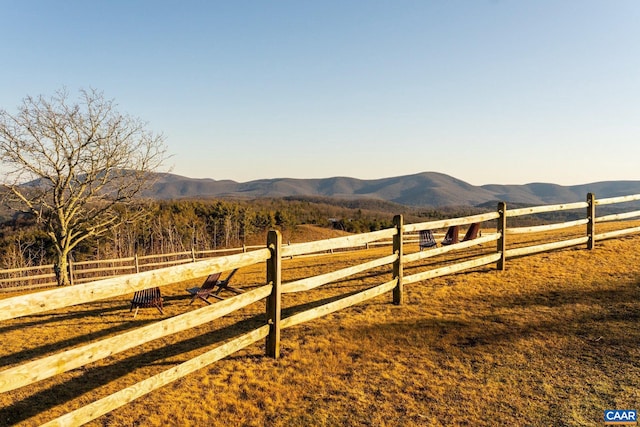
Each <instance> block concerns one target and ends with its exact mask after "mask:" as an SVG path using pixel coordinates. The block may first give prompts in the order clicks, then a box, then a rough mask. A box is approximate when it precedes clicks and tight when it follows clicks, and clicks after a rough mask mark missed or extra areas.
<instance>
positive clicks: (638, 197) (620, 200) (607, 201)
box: [596, 194, 640, 206]
mask: <svg viewBox="0 0 640 427" xmlns="http://www.w3.org/2000/svg"><path fill="white" fill-rule="evenodd" d="M635 200H640V194H632V195H629V196H619V197H609V198H606V199H597V200H596V206H599V205H610V204H612V203H624V202H633V201H635Z"/></svg>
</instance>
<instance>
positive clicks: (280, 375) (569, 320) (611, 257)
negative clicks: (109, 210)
mask: <svg viewBox="0 0 640 427" xmlns="http://www.w3.org/2000/svg"><path fill="white" fill-rule="evenodd" d="M618 227H619V226H618ZM600 229H604V227H600ZM570 237H572V236H569V238H570ZM514 239H515V237H514ZM528 239H529V240H535V239H531V238H528ZM536 239H538V238H536ZM494 248H495V246H494V245H483V247H482V248H479V249H476V250H469V251H468V252H465V254H464V255H463V256H467V255H471V254H475V255H478V254H481V253H482V254H484V253H488V252H491V251H492V250H493V249H494ZM416 249H417V245H413V246H410V247H407V248H406V250H407V251H413V250H416ZM389 253H390V248H389V247H385V248H377V249H370V250H367V251H358V252H352V253H349V254H334V255H329V256H322V257H315V258H299V259H293V260H287V261H286V262H285V265H284V270H283V275H284V279H285V281H291V280H295V279H299V278H302V277H307V276H309V275H315V274H320V273H324V272H328V271H332V270H335V269H337V268H341V267H346V266H349V265H354V264H356V263H359V262H363V261H365V260H366V259H372V258H375V257H380V256H383V255H386V254H389ZM445 258H446V257H440V258H439V259H437V260H429V261H422V262H421V263H416V264H415V265H409V266H406V267H405V274H407V275H408V274H413V273H414V272H418V271H422V270H424V269H425V268H427V265H431V266H432V268H434V267H435V266H437V265H442V263H444V262H450V261H447V259H445ZM448 258H449V259H450V258H451V256H449V257H448ZM244 270H246V271H244ZM376 272H377V273H379V274H371V273H363V274H359V275H357V276H355V277H354V278H352V279H351V280H343V281H339V282H336V283H332V284H330V285H326V286H323V287H321V288H318V289H316V290H313V291H310V292H306V293H301V294H287V295H284V297H283V307H285V312H284V314H283V317H286V316H288V315H290V314H292V313H296V312H300V311H304V310H305V309H306V308H310V307H312V306H314V305H318V304H319V302H327V301H330V300H332V299H335V298H336V297H338V296H339V295H341V294H345V293H351V292H354V291H357V290H361V289H365V288H367V287H371V286H373V285H376V284H380V283H382V282H384V281H387V280H389V279H390V278H391V273H390V268H389V267H383V268H379V269H377V270H376ZM262 283H264V268H263V267H262V266H260V267H258V266H256V267H255V268H252V269H243V270H240V271H239V272H238V274H237V275H236V276H235V277H234V280H233V284H234V285H237V286H241V287H244V288H251V287H253V286H256V285H258V284H262ZM197 284H198V283H194V282H190V283H180V284H176V285H174V286H170V287H167V288H163V294H164V295H165V314H164V315H160V314H159V313H158V312H157V311H156V310H155V309H141V310H140V312H139V314H138V316H137V317H136V318H135V319H134V318H133V317H132V314H131V313H129V304H128V300H127V299H126V298H124V297H123V298H119V299H117V300H107V301H100V302H96V303H92V304H84V305H81V306H76V307H70V308H68V309H65V310H57V311H55V312H51V313H44V314H41V315H34V316H28V317H25V318H21V319H15V320H12V321H7V322H2V324H0V339H1V340H2V343H3V345H2V346H0V361H1V363H0V365H1V366H2V367H3V368H6V367H9V366H15V365H18V364H20V363H21V362H25V361H28V360H34V359H37V358H40V357H43V356H45V355H50V354H54V353H56V352H58V351H60V350H61V349H66V348H71V347H76V346H79V345H80V344H82V343H86V342H91V341H97V340H100V339H102V338H105V337H108V336H113V335H115V334H117V333H119V332H123V331H127V330H131V329H132V328H135V327H139V326H141V325H146V324H148V323H149V322H154V321H156V320H158V319H161V318H166V317H170V316H174V315H177V314H180V313H184V312H185V311H187V310H193V309H195V308H197V307H198V306H200V305H201V304H202V303H201V302H198V301H197V302H195V303H194V304H193V305H191V306H190V305H188V303H189V300H190V296H189V295H188V294H187V293H186V291H185V288H187V287H190V286H194V285H197ZM405 291H406V302H405V304H404V305H403V306H394V305H393V304H391V303H390V301H391V295H390V294H387V295H384V296H381V297H378V298H375V299H373V300H370V301H368V302H365V303H363V304H360V305H358V306H355V307H351V308H348V309H345V310H342V311H339V312H336V313H334V314H331V315H328V316H326V317H324V318H321V319H319V320H316V321H313V322H310V323H306V324H302V325H299V326H295V327H292V328H289V329H286V330H284V331H283V332H282V357H281V359H279V360H272V359H269V358H266V357H264V356H263V354H264V345H263V344H260V345H254V346H251V347H249V348H247V349H245V350H243V351H241V352H239V353H237V354H235V355H233V356H231V357H229V358H226V359H224V360H221V361H219V362H217V363H215V364H213V365H211V366H209V367H207V368H204V369H202V370H200V371H198V372H196V373H195V374H192V375H189V376H187V377H186V378H184V379H181V380H179V381H176V382H174V383H172V384H170V385H168V386H166V387H163V388H161V389H160V390H157V391H155V392H152V393H151V394H149V395H147V396H145V397H143V398H140V399H138V400H136V401H134V402H132V403H131V404H129V405H126V406H124V407H122V408H119V409H117V410H115V411H113V412H111V413H109V414H107V415H105V416H102V417H100V418H98V419H97V420H95V421H93V422H91V423H90V425H94V426H138V425H139V426H164V425H173V426H183V425H213V426H218V425H219V426H231V425H233V426H236V425H246V426H254V425H255V426H309V425H314V426H315V425H320V426H322V425H326V426H334V425H339V426H342V425H347V426H361V425H371V426H385V425H386V426H425V425H426V426H430V425H433V426H440V425H442V426H445V425H446V426H450V425H469V426H477V425H483V426H485V425H486V426H490V425H532V426H550V425H554V426H565V425H566V426H589V425H592V426H596V425H601V421H602V414H603V410H604V409H609V408H632V409H640V408H639V406H640V363H639V362H638V361H639V360H640V328H638V324H639V321H640V236H634V237H626V238H621V239H615V240H608V241H605V242H598V243H597V246H596V249H595V250H594V251H587V250H586V249H584V248H573V249H567V250H562V251H556V252H551V253H545V254H539V255H533V256H529V257H523V258H518V259H513V260H509V261H508V262H507V269H506V271H504V272H497V271H495V269H494V267H493V266H486V267H482V268H478V269H476V270H474V271H471V272H466V273H461V274H456V275H452V276H446V277H441V278H436V279H431V280H428V281H425V282H420V283H415V284H411V285H407V286H406V287H405ZM263 311H264V305H263V304H256V305H254V306H251V307H249V308H247V309H245V310H242V311H241V312H237V313H234V314H232V315H230V316H227V317H225V318H223V319H220V320H219V321H216V322H213V324H211V325H207V326H203V327H198V328H195V329H194V330H192V331H189V332H185V333H180V334H177V335H175V336H171V337H168V338H165V339H161V340H158V341H157V342H152V343H149V344H145V345H142V346H141V347H140V348H137V349H132V350H128V351H126V352H124V353H122V354H118V355H114V356H112V357H110V358H107V359H105V360H102V361H97V362H95V363H92V364H90V365H88V366H86V367H83V368H80V369H76V370H73V371H71V372H68V373H66V374H62V375H59V376H57V377H54V378H50V379H47V380H44V381H41V382H39V383H36V384H34V385H31V386H27V387H24V388H22V389H18V390H15V391H11V392H8V393H4V394H1V395H0V425H14V424H18V425H38V424H40V423H43V422H46V421H49V420H51V419H53V418H56V417H57V416H60V415H62V414H64V413H66V412H69V411H71V410H74V409H76V408H79V407H81V406H83V405H85V404H88V403H90V402H93V401H95V400H97V399H99V398H102V397H104V396H107V395H109V394H111V393H113V392H115V391H117V390H120V389H122V388H124V387H128V386H131V385H133V384H135V383H136V382H138V381H141V380H143V379H145V378H147V377H149V376H151V375H153V374H156V373H159V372H162V371H164V370H166V369H168V368H170V367H172V366H175V365H176V364H179V363H181V362H184V361H186V360H188V359H189V358H191V357H194V356H196V355H199V354H202V353H204V352H205V351H207V350H210V349H212V348H214V347H216V346H218V345H220V343H221V342H224V341H225V340H227V339H230V338H232V337H234V336H237V335H239V334H241V333H242V332H246V331H249V330H251V329H254V328H256V327H258V326H260V325H262V324H263V319H262V313H263Z"/></svg>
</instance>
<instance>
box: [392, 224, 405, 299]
mask: <svg viewBox="0 0 640 427" xmlns="http://www.w3.org/2000/svg"><path fill="white" fill-rule="evenodd" d="M393 225H394V226H395V228H396V230H397V233H396V235H395V236H393V253H394V254H397V255H398V259H396V260H395V261H394V262H393V278H394V279H397V280H398V284H397V285H396V287H395V288H393V303H394V304H395V305H401V304H402V303H403V302H404V289H403V286H402V256H403V253H402V252H403V248H402V227H403V219H402V215H396V216H394V217H393Z"/></svg>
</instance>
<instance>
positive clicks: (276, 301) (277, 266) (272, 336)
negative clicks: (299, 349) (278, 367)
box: [266, 230, 282, 359]
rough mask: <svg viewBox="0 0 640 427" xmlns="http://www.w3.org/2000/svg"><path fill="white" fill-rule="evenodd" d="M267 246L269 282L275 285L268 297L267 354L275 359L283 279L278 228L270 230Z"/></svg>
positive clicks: (277, 346)
mask: <svg viewBox="0 0 640 427" xmlns="http://www.w3.org/2000/svg"><path fill="white" fill-rule="evenodd" d="M267 248H269V251H270V252H271V257H270V258H269V259H268V260H267V283H270V284H271V285H272V286H273V289H272V290H271V295H269V297H268V298H267V323H268V324H269V336H267V345H266V350H267V356H268V357H273V358H275V359H277V358H279V357H280V311H281V295H280V283H281V280H282V259H281V257H280V249H281V248H282V235H281V234H280V232H279V231H278V230H270V231H269V234H268V235H267Z"/></svg>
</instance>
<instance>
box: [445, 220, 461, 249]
mask: <svg viewBox="0 0 640 427" xmlns="http://www.w3.org/2000/svg"><path fill="white" fill-rule="evenodd" d="M459 230H460V226H458V225H452V226H451V227H449V229H448V230H447V234H445V236H444V240H443V241H442V244H443V245H453V244H454V243H458V242H459V241H460V240H458V233H459Z"/></svg>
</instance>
